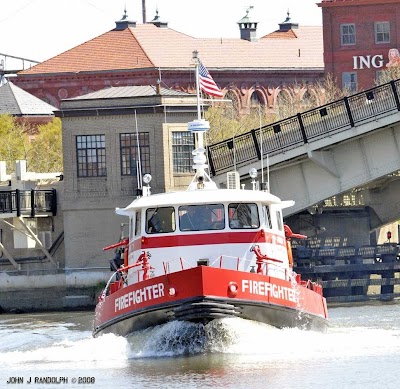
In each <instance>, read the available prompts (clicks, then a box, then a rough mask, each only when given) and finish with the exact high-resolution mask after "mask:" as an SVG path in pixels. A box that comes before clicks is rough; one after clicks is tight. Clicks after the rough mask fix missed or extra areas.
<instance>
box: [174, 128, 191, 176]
mask: <svg viewBox="0 0 400 389" xmlns="http://www.w3.org/2000/svg"><path fill="white" fill-rule="evenodd" d="M193 149H194V137H193V134H192V133H191V132H189V131H174V132H173V133H172V164H173V167H174V173H190V172H191V171H192V170H193V169H192V164H193V155H192V151H193Z"/></svg>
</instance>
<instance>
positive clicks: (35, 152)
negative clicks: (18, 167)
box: [28, 118, 63, 173]
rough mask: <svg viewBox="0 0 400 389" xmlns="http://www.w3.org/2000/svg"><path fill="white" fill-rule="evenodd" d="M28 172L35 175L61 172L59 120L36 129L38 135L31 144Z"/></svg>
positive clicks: (56, 119) (55, 119)
mask: <svg viewBox="0 0 400 389" xmlns="http://www.w3.org/2000/svg"><path fill="white" fill-rule="evenodd" d="M28 166H29V170H30V171H34V172H36V173H50V172H62V171H63V158H62V133H61V120H60V119H59V118H54V119H53V120H52V121H51V122H50V123H48V124H45V125H41V126H39V127H38V134H37V135H36V136H35V138H34V139H33V140H32V142H31V150H30V158H29V163H28Z"/></svg>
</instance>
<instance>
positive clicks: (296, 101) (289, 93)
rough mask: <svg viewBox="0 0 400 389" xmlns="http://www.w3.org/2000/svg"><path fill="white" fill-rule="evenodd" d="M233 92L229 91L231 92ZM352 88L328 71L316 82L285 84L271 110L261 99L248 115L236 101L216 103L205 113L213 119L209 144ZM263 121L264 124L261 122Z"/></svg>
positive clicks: (309, 107)
mask: <svg viewBox="0 0 400 389" xmlns="http://www.w3.org/2000/svg"><path fill="white" fill-rule="evenodd" d="M228 93H229V92H228ZM349 94H350V91H349V90H347V89H344V90H342V89H340V88H339V87H338V86H337V82H336V80H335V79H334V77H333V76H332V74H328V75H327V76H326V77H325V78H324V79H323V80H321V81H317V82H315V83H295V84H292V85H288V86H285V87H282V88H281V91H280V93H279V95H278V98H277V103H276V108H275V110H274V112H267V111H266V110H265V109H264V107H262V106H261V105H260V103H259V102H256V101H255V102H254V104H253V105H252V106H251V107H250V112H249V114H247V115H240V114H239V108H238V107H237V105H235V104H227V103H215V104H214V105H213V106H212V107H210V108H209V109H208V111H207V112H206V114H205V117H206V119H207V120H208V121H209V122H210V127H211V129H210V131H209V133H208V136H207V140H208V143H209V144H214V143H217V142H220V141H222V140H224V139H229V138H233V137H234V136H237V135H240V134H242V133H245V132H248V131H250V130H252V129H254V128H259V127H260V125H261V126H265V125H266V124H270V123H273V122H276V121H279V120H283V119H285V118H288V117H290V116H294V115H296V114H297V113H298V112H304V111H307V110H310V109H312V108H316V107H319V106H321V105H324V104H327V103H330V102H332V101H336V100H339V99H341V98H343V97H345V96H348V95H349ZM260 121H261V124H260Z"/></svg>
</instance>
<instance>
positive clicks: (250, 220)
mask: <svg viewBox="0 0 400 389" xmlns="http://www.w3.org/2000/svg"><path fill="white" fill-rule="evenodd" d="M228 214H229V227H230V228H232V229H237V228H258V227H260V218H259V216H258V207H257V204H253V203H231V204H229V207H228Z"/></svg>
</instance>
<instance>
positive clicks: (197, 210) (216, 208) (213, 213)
mask: <svg viewBox="0 0 400 389" xmlns="http://www.w3.org/2000/svg"><path fill="white" fill-rule="evenodd" d="M178 215H179V229H180V230H181V231H207V230H223V229H224V228H225V215H224V206H223V204H204V205H185V206H181V207H179V210H178Z"/></svg>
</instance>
